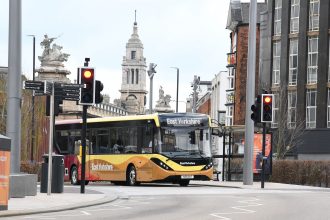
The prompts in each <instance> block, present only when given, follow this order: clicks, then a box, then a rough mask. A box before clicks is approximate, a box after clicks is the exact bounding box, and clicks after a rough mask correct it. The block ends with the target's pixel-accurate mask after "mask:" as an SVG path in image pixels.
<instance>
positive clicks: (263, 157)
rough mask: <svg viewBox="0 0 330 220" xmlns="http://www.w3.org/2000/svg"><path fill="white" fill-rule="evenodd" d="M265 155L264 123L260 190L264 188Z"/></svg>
mask: <svg viewBox="0 0 330 220" xmlns="http://www.w3.org/2000/svg"><path fill="white" fill-rule="evenodd" d="M265 154H266V123H265V122H263V123H262V166H261V188H265V162H266V161H265Z"/></svg>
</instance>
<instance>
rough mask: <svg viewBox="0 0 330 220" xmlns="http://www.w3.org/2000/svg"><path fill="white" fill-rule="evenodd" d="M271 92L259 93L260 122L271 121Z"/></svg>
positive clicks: (272, 96) (272, 97)
mask: <svg viewBox="0 0 330 220" xmlns="http://www.w3.org/2000/svg"><path fill="white" fill-rule="evenodd" d="M273 99H274V95H273V94H262V95H261V122H273Z"/></svg>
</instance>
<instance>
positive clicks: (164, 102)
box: [156, 86, 171, 108]
mask: <svg viewBox="0 0 330 220" xmlns="http://www.w3.org/2000/svg"><path fill="white" fill-rule="evenodd" d="M170 101H171V96H170V95H168V94H166V95H165V96H164V90H163V87H162V86H160V88H159V100H158V101H157V105H156V108H157V107H158V108H170V107H171V106H170Z"/></svg>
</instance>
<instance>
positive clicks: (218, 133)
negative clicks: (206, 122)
mask: <svg viewBox="0 0 330 220" xmlns="http://www.w3.org/2000/svg"><path fill="white" fill-rule="evenodd" d="M212 135H215V136H218V137H222V132H221V131H220V129H219V128H212Z"/></svg>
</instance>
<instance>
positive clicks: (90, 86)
mask: <svg viewBox="0 0 330 220" xmlns="http://www.w3.org/2000/svg"><path fill="white" fill-rule="evenodd" d="M78 83H79V84H84V88H81V90H80V100H79V104H81V105H93V104H94V103H95V75H94V68H92V67H82V68H80V73H79V80H78Z"/></svg>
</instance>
